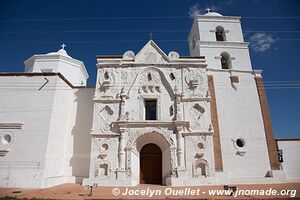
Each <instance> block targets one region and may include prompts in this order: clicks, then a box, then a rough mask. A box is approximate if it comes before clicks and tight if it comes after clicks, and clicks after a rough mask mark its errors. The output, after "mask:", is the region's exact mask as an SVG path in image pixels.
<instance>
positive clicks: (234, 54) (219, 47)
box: [188, 12, 252, 70]
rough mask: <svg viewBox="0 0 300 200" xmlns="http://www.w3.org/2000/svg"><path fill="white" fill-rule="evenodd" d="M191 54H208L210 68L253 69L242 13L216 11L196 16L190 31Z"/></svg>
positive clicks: (207, 59)
mask: <svg viewBox="0 0 300 200" xmlns="http://www.w3.org/2000/svg"><path fill="white" fill-rule="evenodd" d="M188 40H189V47H190V55H191V56H200V55H201V56H205V58H206V62H207V64H208V66H207V67H208V68H213V69H236V70H252V67H251V61H250V56H249V49H248V43H247V42H244V38H243V33H242V28H241V22H240V17H233V16H223V15H221V14H219V13H216V12H208V13H206V14H205V15H198V16H196V17H195V19H194V22H193V25H192V28H191V31H190V34H189V38H188Z"/></svg>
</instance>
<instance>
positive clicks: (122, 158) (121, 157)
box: [118, 132, 125, 170]
mask: <svg viewBox="0 0 300 200" xmlns="http://www.w3.org/2000/svg"><path fill="white" fill-rule="evenodd" d="M118 152H119V157H118V161H119V168H118V169H119V170H125V138H124V132H123V133H120V136H119V149H118Z"/></svg>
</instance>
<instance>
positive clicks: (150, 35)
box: [148, 32, 153, 40]
mask: <svg viewBox="0 0 300 200" xmlns="http://www.w3.org/2000/svg"><path fill="white" fill-rule="evenodd" d="M148 35H149V38H150V40H152V36H153V33H152V32H150V33H149V34H148Z"/></svg>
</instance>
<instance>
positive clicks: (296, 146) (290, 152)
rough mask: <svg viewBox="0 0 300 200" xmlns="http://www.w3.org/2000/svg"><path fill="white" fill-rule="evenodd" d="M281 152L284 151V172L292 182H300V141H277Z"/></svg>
mask: <svg viewBox="0 0 300 200" xmlns="http://www.w3.org/2000/svg"><path fill="white" fill-rule="evenodd" d="M277 146H278V149H279V150H282V156H283V162H282V163H281V167H282V170H283V172H284V174H285V175H286V178H287V180H288V181H290V182H300V160H299V159H298V154H299V152H300V139H298V140H293V139H291V140H289V139H287V140H284V139H283V140H277Z"/></svg>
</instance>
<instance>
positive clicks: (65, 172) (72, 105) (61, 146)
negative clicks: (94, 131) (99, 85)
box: [43, 79, 93, 187]
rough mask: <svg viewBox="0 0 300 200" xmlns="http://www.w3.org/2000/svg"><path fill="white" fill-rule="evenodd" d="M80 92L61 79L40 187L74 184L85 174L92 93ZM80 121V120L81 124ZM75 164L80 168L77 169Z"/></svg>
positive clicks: (56, 94) (88, 147)
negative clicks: (43, 175) (41, 185)
mask: <svg viewBox="0 0 300 200" xmlns="http://www.w3.org/2000/svg"><path fill="white" fill-rule="evenodd" d="M79 90H81V89H72V88H71V87H70V86H68V85H67V84H66V83H65V82H64V81H63V80H61V79H60V80H59V81H58V84H57V90H56V91H55V98H54V107H53V111H52V117H51V127H50V133H49V142H48V146H47V155H46V167H45V177H44V182H43V187H50V186H53V185H56V184H61V183H74V182H76V181H80V180H81V179H82V178H83V177H84V176H86V175H87V173H88V168H89V165H88V160H89V155H88V152H89V149H90V146H89V142H88V141H89V130H90V125H89V124H90V122H91V116H90V114H92V111H91V99H92V94H93V91H85V92H81V91H79ZM83 90H84V89H83ZM86 90H88V89H86ZM88 98H90V100H88ZM83 110H84V111H83ZM79 112H80V113H79ZM80 118H83V119H82V123H81V120H80ZM80 123H81V125H80ZM75 140H76V141H75ZM80 141H81V142H82V143H80ZM79 143H80V144H79ZM81 159H83V160H86V161H87V162H84V161H83V160H81ZM80 161H82V162H80ZM78 163H81V164H79V165H77V164H78Z"/></svg>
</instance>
